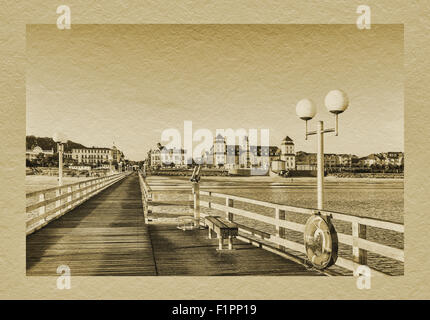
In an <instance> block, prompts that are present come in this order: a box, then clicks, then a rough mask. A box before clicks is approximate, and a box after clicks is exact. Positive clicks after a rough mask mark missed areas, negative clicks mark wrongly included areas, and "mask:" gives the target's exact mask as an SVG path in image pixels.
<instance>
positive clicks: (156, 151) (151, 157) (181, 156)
mask: <svg viewBox="0 0 430 320" xmlns="http://www.w3.org/2000/svg"><path fill="white" fill-rule="evenodd" d="M185 155H186V152H185V150H184V149H180V148H172V149H167V148H166V147H165V146H163V145H161V143H158V144H157V146H156V147H155V148H153V149H151V150H149V152H148V165H149V166H150V167H152V168H160V167H185V166H186V165H187V161H186V156H185Z"/></svg>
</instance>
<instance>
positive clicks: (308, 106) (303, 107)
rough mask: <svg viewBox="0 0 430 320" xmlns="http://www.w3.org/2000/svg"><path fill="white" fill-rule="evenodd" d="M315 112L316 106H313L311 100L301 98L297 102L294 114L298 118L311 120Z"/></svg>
mask: <svg viewBox="0 0 430 320" xmlns="http://www.w3.org/2000/svg"><path fill="white" fill-rule="evenodd" d="M316 113H317V108H316V107H315V104H314V103H313V102H312V100H309V99H302V100H300V101H299V102H297V105H296V114H297V116H298V117H299V118H300V119H302V120H305V121H307V120H311V119H312V118H313V117H315V115H316Z"/></svg>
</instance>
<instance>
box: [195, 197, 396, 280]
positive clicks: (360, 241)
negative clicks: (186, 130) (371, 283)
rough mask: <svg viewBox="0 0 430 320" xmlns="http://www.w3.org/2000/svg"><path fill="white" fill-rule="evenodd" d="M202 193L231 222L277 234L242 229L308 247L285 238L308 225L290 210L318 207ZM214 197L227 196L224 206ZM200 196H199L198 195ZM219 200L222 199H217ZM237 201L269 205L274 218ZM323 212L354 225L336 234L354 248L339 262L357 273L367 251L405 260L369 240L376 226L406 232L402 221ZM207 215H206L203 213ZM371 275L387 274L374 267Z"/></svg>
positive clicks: (285, 243) (280, 242)
mask: <svg viewBox="0 0 430 320" xmlns="http://www.w3.org/2000/svg"><path fill="white" fill-rule="evenodd" d="M200 195H201V196H207V197H209V198H208V199H209V200H208V201H203V200H201V198H200V199H199V200H198V201H200V203H199V205H200V206H201V207H206V208H210V209H215V210H220V211H224V212H225V214H226V218H227V219H228V220H230V221H233V220H234V216H235V215H238V216H242V217H245V218H248V219H252V220H255V221H259V222H263V223H266V224H269V225H271V226H274V227H275V230H276V234H269V233H265V232H259V231H261V230H254V231H253V229H252V228H247V227H245V226H243V227H239V232H245V233H248V234H249V233H252V234H254V235H255V236H259V237H260V238H264V240H265V241H269V242H270V243H273V244H276V245H277V246H278V248H283V247H285V248H288V249H290V250H293V251H296V252H300V253H303V254H305V247H304V245H303V244H302V243H298V242H295V241H291V240H287V239H286V232H287V230H294V231H297V232H300V233H303V232H304V230H305V225H304V224H301V223H297V222H293V221H289V220H288V212H290V213H299V214H304V215H311V214H314V213H315V212H316V211H317V210H313V209H307V208H299V207H293V206H287V205H282V204H275V203H270V202H265V201H259V200H254V199H248V198H244V197H239V196H233V195H227V194H222V193H217V192H211V191H200ZM213 198H219V199H224V201H225V205H223V204H220V203H216V202H214V201H213ZM197 199H198V198H197ZM218 202H219V201H218ZM236 202H242V203H248V204H253V205H258V206H262V207H267V208H271V209H273V211H274V212H273V213H274V214H273V217H271V216H267V215H263V214H259V213H255V212H251V211H247V210H244V209H240V208H237V207H234V204H235V203H236ZM320 212H321V213H322V214H325V215H329V216H331V217H332V218H333V219H334V220H338V221H343V222H346V223H350V224H351V227H352V234H351V235H348V234H343V233H337V236H338V241H339V243H343V244H346V245H349V246H351V247H352V260H350V259H347V258H343V257H338V258H337V261H336V265H338V266H340V267H342V268H345V269H348V270H350V271H353V272H356V270H357V267H359V266H360V265H367V252H373V253H376V254H379V255H381V256H384V257H388V258H391V259H394V260H397V261H400V262H404V251H403V250H402V249H398V248H395V247H391V246H387V245H384V244H380V243H377V242H373V241H370V240H368V239H366V227H367V226H370V227H376V228H379V229H385V230H391V231H394V232H397V233H402V234H403V233H404V226H403V225H402V224H398V223H393V222H389V221H384V220H378V219H373V218H364V217H358V216H352V215H348V214H343V213H338V212H331V211H320ZM202 216H204V214H202ZM371 272H372V274H382V275H385V274H384V273H382V272H380V271H377V270H374V269H371Z"/></svg>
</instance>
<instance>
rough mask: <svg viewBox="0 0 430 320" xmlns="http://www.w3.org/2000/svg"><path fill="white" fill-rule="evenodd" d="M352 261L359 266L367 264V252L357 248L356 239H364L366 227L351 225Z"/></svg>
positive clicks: (357, 224)
mask: <svg viewBox="0 0 430 320" xmlns="http://www.w3.org/2000/svg"><path fill="white" fill-rule="evenodd" d="M352 237H353V238H352V259H353V261H354V262H356V263H359V264H361V265H366V264H367V251H366V250H363V249H361V248H360V247H359V246H358V239H359V238H361V239H366V225H363V224H360V223H358V222H353V223H352Z"/></svg>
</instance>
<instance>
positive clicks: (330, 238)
mask: <svg viewBox="0 0 430 320" xmlns="http://www.w3.org/2000/svg"><path fill="white" fill-rule="evenodd" d="M331 219H332V217H331V216H330V215H325V214H321V212H320V211H315V212H314V213H313V214H312V215H311V216H310V217H309V219H308V220H307V222H306V225H305V231H304V232H303V235H304V245H305V254H306V255H307V257H308V259H309V262H310V263H311V264H312V265H313V266H314V267H315V268H317V269H320V270H322V269H326V268H328V267H330V266H332V265H334V264H335V263H336V260H337V255H338V238H337V232H336V229H335V228H334V226H333V224H332V223H331Z"/></svg>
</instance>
